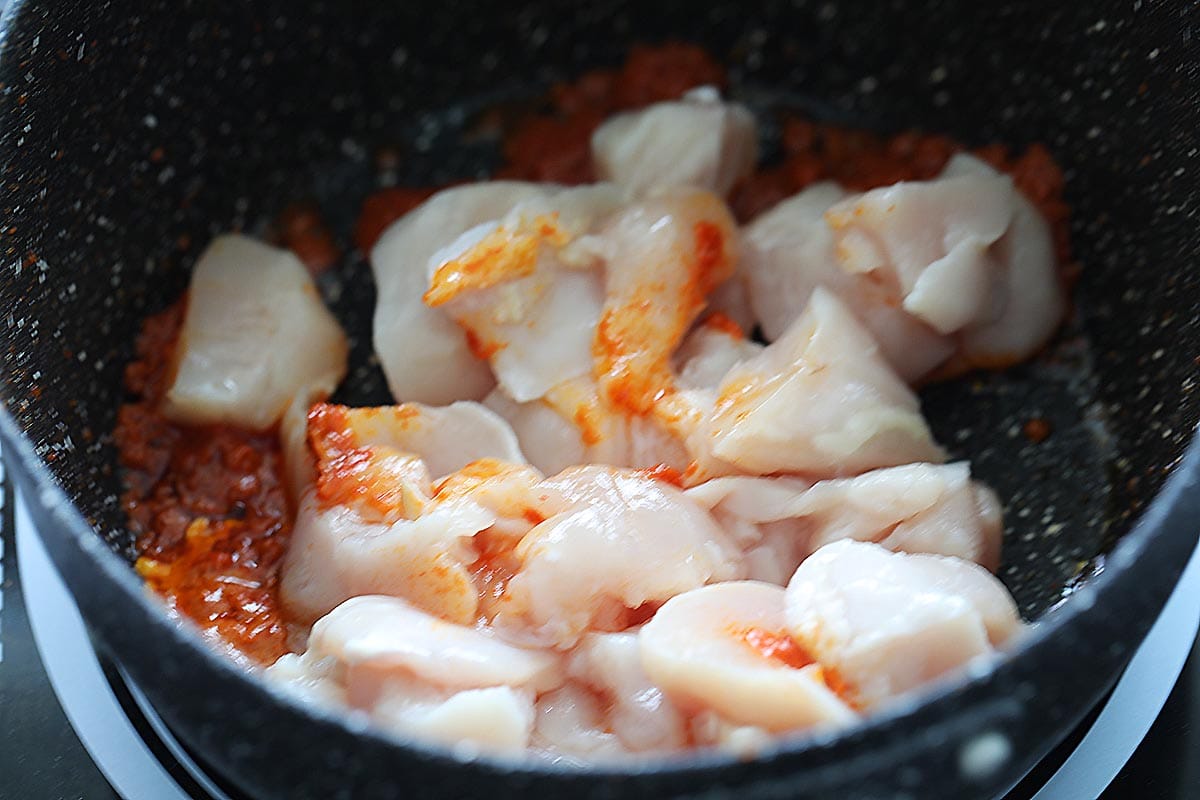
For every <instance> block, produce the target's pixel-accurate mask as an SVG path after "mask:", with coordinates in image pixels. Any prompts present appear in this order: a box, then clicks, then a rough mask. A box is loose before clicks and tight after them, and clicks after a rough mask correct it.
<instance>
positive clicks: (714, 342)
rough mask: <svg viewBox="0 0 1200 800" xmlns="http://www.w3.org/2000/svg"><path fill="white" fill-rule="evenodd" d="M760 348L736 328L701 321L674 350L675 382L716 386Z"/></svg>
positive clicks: (695, 386)
mask: <svg viewBox="0 0 1200 800" xmlns="http://www.w3.org/2000/svg"><path fill="white" fill-rule="evenodd" d="M762 351H763V346H762V345H761V344H759V343H758V342H754V341H751V340H749V339H747V338H746V336H745V334H743V333H742V332H740V331H738V330H736V329H735V330H729V329H727V328H723V327H718V326H716V325H713V324H710V323H709V321H708V320H706V321H705V322H704V323H701V324H700V325H699V326H698V327H697V328H696V329H695V330H693V331H692V332H691V333H689V334H688V337H687V338H686V339H684V341H683V344H682V345H680V347H679V350H678V351H676V353H675V364H676V365H677V369H676V371H677V376H678V377H677V378H676V382H677V383H678V384H679V386H680V387H682V388H684V389H716V388H717V387H718V386H719V385H720V384H721V379H722V378H724V377H725V375H726V374H727V373H728V372H729V370H731V369H733V367H734V366H736V365H737V364H740V363H742V362H743V361H746V360H748V359H751V358H753V357H754V356H757V355H758V354H759V353H761V352H762Z"/></svg>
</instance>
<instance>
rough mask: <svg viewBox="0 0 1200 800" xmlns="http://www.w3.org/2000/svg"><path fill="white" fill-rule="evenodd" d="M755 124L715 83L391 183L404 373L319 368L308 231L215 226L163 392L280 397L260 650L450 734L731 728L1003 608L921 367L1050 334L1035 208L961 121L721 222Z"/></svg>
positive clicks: (908, 675) (986, 493)
mask: <svg viewBox="0 0 1200 800" xmlns="http://www.w3.org/2000/svg"><path fill="white" fill-rule="evenodd" d="M757 139H758V135H757V130H756V125H755V121H754V118H753V117H752V116H751V115H750V113H749V112H748V111H747V110H746V109H745V108H743V107H742V106H740V105H738V104H736V103H730V102H724V101H722V100H721V98H720V96H719V95H718V94H717V93H716V91H715V90H713V89H710V88H704V89H701V90H697V91H694V92H691V93H689V94H687V95H686V96H684V97H683V98H682V99H680V100H678V101H672V102H665V103H658V104H656V105H652V106H649V107H647V108H643V109H641V110H637V111H631V112H629V113H626V114H620V115H617V116H616V117H613V118H612V119H610V120H608V121H607V122H606V123H604V124H602V125H601V126H600V127H599V128H597V129H596V130H595V133H594V136H593V139H592V143H591V144H592V152H593V156H594V166H595V174H596V175H598V176H599V177H600V178H601V179H602V180H603V181H604V182H601V183H596V184H591V185H581V186H573V187H565V186H559V185H554V184H534V183H521V182H511V181H498V182H485V183H478V184H473V185H468V186H461V187H457V188H453V189H447V190H444V191H441V192H439V193H437V194H436V195H434V196H433V197H432V198H431V199H430V200H428V201H427V202H425V203H424V204H422V205H421V206H419V207H418V208H417V209H415V210H413V211H412V212H410V213H409V214H407V215H405V216H404V217H402V218H401V219H399V220H397V221H396V222H395V223H393V224H392V225H391V227H389V228H388V229H387V230H386V231H385V232H384V234H383V235H382V236H381V238H380V239H379V241H378V243H377V245H376V246H375V248H374V250H373V251H372V253H371V254H370V259H371V265H372V269H373V271H374V274H375V280H376V285H377V289H378V293H377V295H378V304H377V306H376V309H375V317H374V331H373V332H374V340H375V348H376V353H377V355H378V357H379V361H380V365H381V366H382V369H383V372H384V375H385V377H386V379H387V383H388V387H389V389H390V390H391V392H392V394H393V395H394V397H395V400H396V402H397V405H392V406H382V407H376V408H349V407H345V406H339V405H333V404H330V403H328V402H325V400H326V398H327V397H328V396H329V394H330V393H331V392H332V391H333V389H334V388H335V387H336V385H337V383H338V381H339V380H340V379H341V377H342V375H343V373H344V372H345V360H346V341H345V337H344V336H342V334H341V332H340V330H338V328H337V325H336V323H335V322H334V321H333V319H332V317H330V316H329V314H328V312H327V311H325V309H324V307H323V306H322V305H321V303H320V300H319V297H318V295H317V294H316V292H315V290H314V289H313V286H312V281H311V279H310V278H309V277H308V276H307V274H306V273H305V272H304V270H303V268H302V267H300V266H299V262H298V261H296V260H295V258H294V257H292V256H291V255H289V254H287V253H284V252H283V251H278V250H274V249H273V248H268V247H266V246H265V245H258V244H255V243H252V242H249V241H248V240H244V239H241V238H239V237H224V238H222V239H219V240H217V242H215V243H214V244H213V246H212V247H211V248H210V249H209V251H206V253H205V255H204V256H203V257H202V258H201V262H200V264H199V265H198V266H197V270H196V275H195V277H194V280H193V286H192V293H191V296H190V302H189V307H188V316H187V319H186V321H185V325H184V331H183V335H182V337H181V344H180V346H179V350H178V353H177V360H178V363H179V372H178V374H177V375H176V376H175V384H174V385H173V386H172V388H171V393H170V394H169V395H168V398H167V411H168V413H170V414H172V415H174V417H175V418H177V419H181V420H185V421H189V422H214V421H215V422H232V423H233V424H236V425H241V426H244V427H253V428H256V429H260V430H261V429H264V428H270V427H271V426H274V425H278V431H279V435H280V438H281V442H282V445H283V447H282V450H283V454H284V460H285V462H286V463H285V466H286V469H287V480H288V488H289V492H290V496H291V500H292V506H291V507H292V508H294V509H295V517H294V519H293V520H292V526H291V536H290V540H289V546H288V550H287V552H286V554H285V556H284V558H283V562H282V566H281V570H280V572H279V597H280V600H281V601H282V604H283V609H284V611H285V612H286V622H287V624H288V626H289V630H290V631H291V643H292V644H293V645H294V646H295V645H303V646H304V648H305V649H304V650H303V651H302V652H298V653H291V654H288V655H286V656H284V657H282V658H280V659H279V660H278V661H277V662H276V663H275V664H274V665H273V666H271V667H270V668H269V669H268V670H267V675H268V677H269V679H271V680H273V681H275V682H277V683H279V684H283V685H285V686H287V687H288V689H289V690H291V691H292V692H293V693H294V694H295V695H296V696H297V697H299V698H301V699H302V700H304V701H306V702H312V703H318V704H321V705H323V706H332V707H350V708H352V709H356V710H357V711H359V712H362V713H363V714H365V715H366V716H367V717H369V719H370V720H371V721H372V723H373V724H374V725H376V726H378V727H380V728H382V729H383V730H385V731H388V732H391V733H392V734H394V735H396V736H397V737H400V738H401V739H403V740H406V741H408V740H413V739H416V740H421V741H427V742H436V743H440V744H444V745H447V746H451V747H454V748H457V749H458V750H459V752H461V753H462V754H463V755H465V756H467V757H471V756H473V755H474V754H475V753H477V752H484V753H494V754H501V755H521V754H534V755H537V756H539V757H544V758H548V759H551V760H552V761H554V762H556V763H562V764H574V765H587V764H590V763H595V762H603V761H613V760H619V759H638V758H649V757H655V756H660V755H662V754H667V753H672V752H680V751H686V750H688V749H689V748H694V747H708V746H712V747H716V748H719V749H721V750H724V751H726V752H731V753H734V754H736V755H738V756H742V757H749V756H753V755H754V754H756V753H758V752H760V751H761V750H762V749H763V748H765V747H769V746H771V743H772V742H773V741H774V740H775V739H777V738H778V737H780V736H783V735H788V734H793V733H796V732H799V731H810V730H815V731H836V730H839V729H842V728H845V727H847V726H851V725H854V724H856V723H857V722H859V721H860V720H861V719H862V717H863V715H864V714H869V713H872V712H873V711H874V710H875V709H876V708H878V707H880V706H882V705H884V704H886V703H888V702H890V701H891V700H893V699H894V698H897V697H902V696H906V695H909V694H910V693H913V692H916V691H918V690H919V689H921V687H924V686H926V685H927V684H929V683H930V682H931V681H935V680H937V679H939V678H941V677H943V676H946V675H949V674H952V673H953V672H954V671H955V670H959V669H962V668H963V667H964V666H966V665H970V664H975V663H977V662H983V661H985V660H986V659H990V658H994V657H996V656H997V653H1000V652H1002V650H1003V649H1004V648H1005V647H1006V646H1007V645H1008V644H1009V643H1010V642H1011V641H1012V639H1013V638H1014V637H1016V636H1018V635H1019V634H1020V632H1021V631H1022V629H1023V627H1024V623H1022V622H1021V619H1020V617H1019V615H1018V612H1017V609H1016V606H1015V603H1014V601H1013V599H1012V597H1011V596H1010V595H1009V594H1008V591H1007V590H1006V589H1005V588H1004V586H1003V584H1001V583H1000V582H999V581H998V580H997V579H996V578H995V577H993V576H992V575H991V574H990V573H989V572H988V570H995V569H998V567H999V563H1000V550H1001V540H1002V538H1003V524H1002V520H1001V505H1000V501H999V499H998V498H997V497H996V495H995V494H994V493H993V492H992V491H991V490H990V489H988V488H987V487H986V486H984V485H983V484H982V483H980V482H978V481H977V480H974V479H973V478H972V476H971V470H970V466H969V465H968V464H966V463H951V464H946V463H944V462H945V458H946V455H945V453H944V452H943V450H942V449H941V448H940V447H939V446H938V445H937V443H935V441H934V439H933V436H932V434H931V432H930V428H929V426H928V425H927V423H926V421H925V419H924V418H923V417H922V415H921V409H920V403H919V401H918V398H917V396H916V395H915V394H914V391H913V389H912V388H911V387H912V385H914V384H917V383H919V382H920V381H923V380H927V379H930V378H931V377H932V378H943V377H946V376H947V375H950V374H952V373H955V372H959V371H962V370H965V369H969V368H974V367H978V366H994V365H1001V364H1007V363H1011V362H1012V361H1015V360H1019V359H1020V358H1024V357H1027V356H1029V355H1030V354H1032V353H1033V352H1034V351H1036V349H1037V348H1039V347H1041V346H1042V345H1043V344H1044V343H1045V342H1046V340H1047V339H1048V338H1049V337H1050V336H1051V335H1052V334H1053V332H1054V330H1055V329H1056V327H1057V325H1058V321H1059V319H1060V317H1061V316H1062V314H1063V311H1064V308H1065V299H1064V296H1063V290H1062V285H1061V281H1060V276H1059V270H1058V264H1057V263H1056V261H1055V249H1054V247H1053V242H1052V239H1051V236H1050V231H1049V228H1048V226H1047V223H1046V221H1045V220H1044V219H1042V218H1041V216H1040V215H1039V214H1038V212H1037V210H1036V209H1035V207H1034V206H1033V205H1032V204H1031V203H1030V202H1029V201H1028V200H1027V199H1025V198H1024V197H1023V196H1022V195H1021V193H1020V192H1019V191H1017V189H1016V188H1015V186H1014V184H1013V181H1012V180H1011V179H1010V178H1009V177H1007V176H1004V175H1001V174H999V173H997V172H996V171H994V170H992V169H991V168H990V167H988V166H987V165H985V164H983V163H982V162H981V161H979V160H978V159H974V158H972V157H969V156H956V157H955V158H953V159H951V161H950V162H949V164H948V165H947V166H946V168H945V169H944V171H943V172H942V173H941V174H940V175H939V176H938V177H937V178H936V179H933V180H928V181H911V182H902V183H898V184H895V185H893V186H888V187H882V188H879V189H874V190H872V191H868V192H865V193H857V194H855V193H850V192H848V191H846V190H845V189H843V188H842V187H840V186H838V185H836V184H834V183H829V182H824V183H816V184H812V185H809V186H808V187H807V188H806V189H804V190H803V191H801V192H800V193H799V194H797V195H795V196H794V197H791V198H788V199H786V200H784V201H783V202H781V203H779V204H777V205H776V206H775V207H774V208H772V209H770V210H769V211H767V212H766V213H763V214H761V215H759V216H758V217H757V218H756V219H754V220H753V221H752V222H751V223H749V224H748V225H746V226H744V227H739V225H738V224H737V222H736V221H735V219H734V217H733V215H732V213H731V211H730V209H729V207H728V206H727V205H726V202H725V200H724V199H723V198H724V197H725V196H726V195H727V194H728V193H729V192H730V190H731V188H732V187H733V186H734V184H735V183H736V182H737V181H739V180H740V179H741V178H743V177H745V176H747V175H749V174H750V173H751V171H752V170H753V169H754V166H755V162H756V160H757ZM746 185H747V186H748V184H746ZM741 200H744V198H742V197H741V192H740V190H739V194H738V201H739V203H740V202H741ZM256 304H257V305H256ZM260 306H261V307H260ZM255 309H257V310H255ZM760 332H761V338H757V339H756V337H757V336H759V333H760ZM763 339H765V342H764V341H763ZM785 587H786V588H785Z"/></svg>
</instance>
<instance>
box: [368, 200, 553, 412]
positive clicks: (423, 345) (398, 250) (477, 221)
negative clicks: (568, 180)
mask: <svg viewBox="0 0 1200 800" xmlns="http://www.w3.org/2000/svg"><path fill="white" fill-rule="evenodd" d="M551 188H552V187H551ZM547 191H550V188H548V187H545V186H542V185H539V184H533V183H519V182H515V181H495V182H485V183H476V184H471V185H469V186H459V187H455V188H452V189H446V190H443V191H441V192H438V193H437V194H436V195H434V196H433V197H431V198H430V199H429V200H427V201H426V202H425V203H423V204H421V205H420V206H419V207H417V208H416V209H414V210H413V211H411V212H409V213H408V214H405V215H404V216H403V217H401V218H400V219H399V220H397V221H396V222H394V223H393V224H392V225H391V227H389V228H388V229H387V230H386V231H384V233H383V235H382V236H381V237H380V238H379V241H378V243H377V244H376V245H375V249H374V250H372V251H371V269H372V272H374V275H375V285H376V287H377V289H378V300H377V301H376V305H375V320H374V340H375V351H376V353H378V355H379V362H380V365H381V366H382V367H383V373H384V375H385V376H386V377H387V381H388V387H389V388H390V389H391V390H392V395H393V396H394V397H395V398H396V399H397V400H402V401H408V400H415V401H419V402H423V403H439V404H440V403H449V402H452V401H454V400H467V399H478V398H481V397H483V396H484V395H485V394H487V393H488V390H490V389H491V387H492V385H493V383H494V380H493V378H492V374H491V371H490V370H489V369H488V365H487V364H486V363H485V362H483V361H481V360H479V359H477V358H476V357H475V356H474V355H473V354H472V353H471V349H470V347H469V346H468V344H467V337H466V334H465V333H464V332H463V331H462V330H461V329H460V328H459V327H458V325H456V324H455V323H454V321H453V320H451V319H450V318H449V317H447V316H446V315H445V314H444V313H443V312H442V311H440V310H438V309H434V308H430V307H429V306H427V305H425V303H424V302H423V301H422V297H423V295H424V294H425V292H426V290H427V289H428V288H429V279H430V276H431V272H430V269H429V266H430V260H431V259H432V258H433V256H434V254H435V253H437V252H438V251H439V250H441V249H442V248H443V247H445V246H446V245H448V244H450V243H451V242H453V241H454V240H455V239H457V238H458V237H459V236H461V235H462V234H463V233H465V232H466V231H468V230H470V229H471V228H474V227H475V226H477V225H481V224H483V223H487V222H492V221H494V220H499V219H502V218H503V217H504V216H505V215H506V214H507V213H508V212H509V211H510V210H511V209H512V208H513V207H514V206H515V205H517V204H518V203H519V202H521V201H522V200H528V199H530V198H534V197H541V196H544V195H545V194H546V193H547Z"/></svg>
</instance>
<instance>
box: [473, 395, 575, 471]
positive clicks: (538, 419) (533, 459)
mask: <svg viewBox="0 0 1200 800" xmlns="http://www.w3.org/2000/svg"><path fill="white" fill-rule="evenodd" d="M483 404H484V405H485V406H487V407H488V408H489V409H491V410H492V411H494V412H496V414H498V415H499V416H501V417H503V418H504V419H505V421H507V422H508V424H509V425H510V426H512V429H513V433H515V434H516V436H517V440H518V441H519V442H520V445H521V451H522V452H523V453H524V454H525V457H526V458H528V459H529V463H530V464H533V465H534V466H535V467H537V468H538V469H539V470H541V471H542V472H544V473H546V474H547V475H553V474H555V473H557V472H561V471H562V470H564V469H566V468H567V467H570V466H575V465H577V464H585V463H587V462H588V461H590V460H592V459H589V458H588V457H587V456H586V453H587V449H588V445H587V443H586V442H584V434H583V431H582V430H581V429H580V427H579V426H578V425H577V424H576V423H575V422H574V421H573V420H568V419H567V418H566V417H564V416H563V415H562V414H560V413H558V412H557V411H555V410H554V407H553V406H551V405H550V404H549V403H546V402H543V401H541V400H533V401H531V402H528V403H517V402H516V401H514V400H513V399H512V398H511V397H509V396H508V395H506V394H505V393H504V390H503V389H501V388H499V387H496V388H495V389H493V390H492V392H491V394H489V395H488V396H487V397H485V398H484V399H483Z"/></svg>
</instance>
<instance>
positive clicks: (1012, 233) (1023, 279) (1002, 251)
mask: <svg viewBox="0 0 1200 800" xmlns="http://www.w3.org/2000/svg"><path fill="white" fill-rule="evenodd" d="M943 174H944V175H945V176H947V177H957V176H964V177H965V176H971V175H984V176H994V175H996V172H995V171H994V170H993V169H992V168H991V167H990V166H988V165H987V164H985V163H984V162H982V161H980V160H979V159H977V158H972V157H971V156H966V155H958V156H955V157H954V158H952V159H951V160H950V163H949V164H947V165H946V169H945V171H944V173H943ZM1015 202H1016V209H1015V211H1014V213H1013V219H1012V224H1011V225H1009V228H1008V230H1007V231H1006V232H1005V234H1004V236H1003V237H1001V238H1000V240H999V241H997V242H996V244H995V246H994V247H993V248H992V253H991V256H992V258H993V260H994V262H995V265H996V268H997V269H998V270H1000V272H1001V275H1000V277H999V278H998V279H997V281H996V282H997V290H996V291H997V294H998V295H999V296H1000V297H1001V298H1002V300H1001V301H1000V302H999V303H997V305H998V306H999V307H998V308H997V309H996V310H995V311H994V315H993V316H991V317H990V318H989V316H986V315H985V316H981V317H980V318H979V319H976V320H973V321H972V323H971V324H970V325H968V326H967V328H966V329H965V330H964V331H963V333H962V335H961V342H962V343H961V357H960V358H961V362H962V366H978V367H993V368H994V367H998V366H1007V365H1009V364H1012V363H1016V362H1018V361H1021V360H1023V359H1025V358H1028V357H1029V356H1031V355H1033V354H1034V353H1035V352H1037V350H1038V348H1040V347H1042V346H1043V345H1044V344H1045V343H1046V341H1047V340H1048V339H1049V338H1050V337H1051V336H1052V335H1053V334H1054V332H1055V330H1057V329H1058V325H1059V323H1060V322H1061V321H1062V318H1063V315H1064V313H1065V312H1066V305H1067V299H1066V292H1065V289H1064V287H1063V280H1062V276H1061V275H1060V272H1059V268H1058V262H1057V259H1056V255H1055V251H1054V240H1053V237H1052V236H1051V233H1050V226H1049V225H1048V224H1047V222H1046V220H1045V219H1044V218H1043V217H1042V215H1041V214H1040V213H1039V212H1038V210H1037V208H1036V207H1035V206H1034V205H1033V203H1031V202H1029V200H1028V199H1026V198H1025V197H1024V196H1022V195H1021V193H1020V192H1017V193H1016V195H1015Z"/></svg>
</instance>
